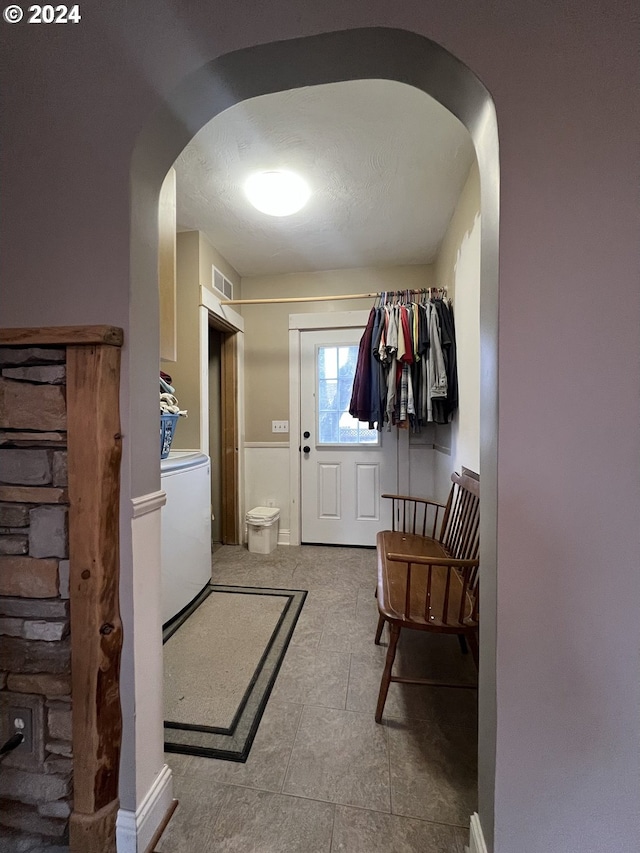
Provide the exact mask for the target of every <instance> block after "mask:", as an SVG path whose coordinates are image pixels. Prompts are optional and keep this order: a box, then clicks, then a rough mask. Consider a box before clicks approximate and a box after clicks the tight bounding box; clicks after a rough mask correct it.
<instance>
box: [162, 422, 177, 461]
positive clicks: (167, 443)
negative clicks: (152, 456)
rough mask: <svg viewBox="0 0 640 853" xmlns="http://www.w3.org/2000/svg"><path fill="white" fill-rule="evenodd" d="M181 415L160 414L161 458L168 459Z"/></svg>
mask: <svg viewBox="0 0 640 853" xmlns="http://www.w3.org/2000/svg"><path fill="white" fill-rule="evenodd" d="M178 418H179V415H168V414H162V413H161V414H160V459H166V458H167V456H168V455H169V451H170V450H171V442H172V441H173V436H174V433H175V431H176V424H177V423H178Z"/></svg>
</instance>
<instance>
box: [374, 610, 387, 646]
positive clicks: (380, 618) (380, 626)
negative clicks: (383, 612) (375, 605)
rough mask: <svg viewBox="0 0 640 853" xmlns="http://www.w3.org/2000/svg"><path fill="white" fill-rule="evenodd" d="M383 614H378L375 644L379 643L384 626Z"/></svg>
mask: <svg viewBox="0 0 640 853" xmlns="http://www.w3.org/2000/svg"><path fill="white" fill-rule="evenodd" d="M384 622H385V619H384V616H378V627H377V629H376V646H379V645H380V637H381V636H382V629H383V628H384Z"/></svg>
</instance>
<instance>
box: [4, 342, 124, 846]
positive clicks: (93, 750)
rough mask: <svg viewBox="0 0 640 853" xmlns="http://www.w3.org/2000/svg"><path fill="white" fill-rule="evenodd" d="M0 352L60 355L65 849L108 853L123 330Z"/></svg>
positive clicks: (117, 650)
mask: <svg viewBox="0 0 640 853" xmlns="http://www.w3.org/2000/svg"><path fill="white" fill-rule="evenodd" d="M0 344H3V345H9V346H11V345H22V346H35V347H38V346H47V345H57V346H66V348H67V428H68V435H67V439H68V442H67V443H68V468H69V559H70V582H69V597H70V606H71V671H72V737H73V788H74V805H73V812H72V814H71V817H70V824H69V836H70V838H69V840H70V851H71V853H115V851H116V834H115V824H116V816H117V812H118V808H119V800H118V774H119V765H120V748H121V743H122V713H121V708H120V685H119V678H120V655H121V650H122V623H121V621H120V608H119V567H120V564H119V504H120V459H121V455H122V436H121V434H120V414H119V386H120V347H121V345H122V330H121V329H116V328H113V327H110V326H79V327H59V328H51V329H4V330H1V331H0Z"/></svg>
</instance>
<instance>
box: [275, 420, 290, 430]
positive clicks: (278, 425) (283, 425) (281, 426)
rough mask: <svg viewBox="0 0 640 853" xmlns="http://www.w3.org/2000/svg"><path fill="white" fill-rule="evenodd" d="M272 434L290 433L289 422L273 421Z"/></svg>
mask: <svg viewBox="0 0 640 853" xmlns="http://www.w3.org/2000/svg"><path fill="white" fill-rule="evenodd" d="M271 432H289V421H271Z"/></svg>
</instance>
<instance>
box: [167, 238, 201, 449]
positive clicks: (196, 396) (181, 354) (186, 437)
mask: <svg viewBox="0 0 640 853" xmlns="http://www.w3.org/2000/svg"><path fill="white" fill-rule="evenodd" d="M198 259H199V234H198V232H197V231H183V232H181V233H179V234H178V235H177V239H176V290H177V294H176V316H177V339H178V347H177V358H176V360H175V362H166V361H161V362H160V366H161V368H162V370H164V371H166V373H168V374H169V375H170V376H171V378H172V380H173V386H174V388H175V389H176V397H177V398H178V402H179V403H180V408H182V409H186V410H187V411H188V413H189V414H188V417H186V418H180V420H179V421H178V426H177V428H176V433H175V438H174V439H173V449H174V450H199V449H200V385H199V375H200V350H199V345H198V302H199V274H198Z"/></svg>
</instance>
